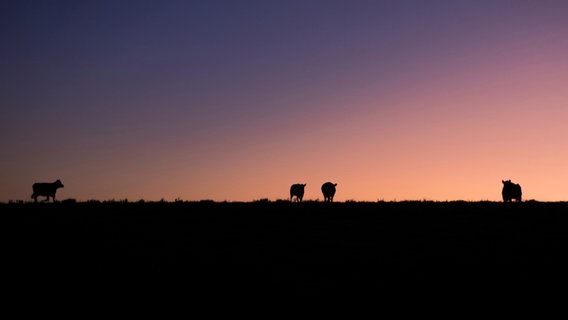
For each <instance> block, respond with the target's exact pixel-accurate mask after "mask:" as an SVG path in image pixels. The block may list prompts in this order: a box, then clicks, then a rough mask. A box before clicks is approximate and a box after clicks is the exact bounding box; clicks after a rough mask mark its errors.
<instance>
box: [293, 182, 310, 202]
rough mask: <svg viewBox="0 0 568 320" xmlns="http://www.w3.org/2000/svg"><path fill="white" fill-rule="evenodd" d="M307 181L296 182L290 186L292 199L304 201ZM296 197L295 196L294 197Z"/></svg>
mask: <svg viewBox="0 0 568 320" xmlns="http://www.w3.org/2000/svg"><path fill="white" fill-rule="evenodd" d="M305 186H306V184H305V183H295V184H293V185H292V186H291V187H290V201H296V202H302V199H303V198H304V187H305ZM294 197H295V198H294Z"/></svg>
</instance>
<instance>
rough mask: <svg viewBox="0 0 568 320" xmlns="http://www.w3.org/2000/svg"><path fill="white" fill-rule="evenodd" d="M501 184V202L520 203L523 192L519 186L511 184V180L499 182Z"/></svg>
mask: <svg viewBox="0 0 568 320" xmlns="http://www.w3.org/2000/svg"><path fill="white" fill-rule="evenodd" d="M501 181H502V182H503V190H502V191H501V195H502V196H503V202H511V201H512V200H516V201H518V202H521V201H522V200H521V199H522V195H523V192H522V190H521V186H520V185H519V184H517V183H513V182H511V180H501Z"/></svg>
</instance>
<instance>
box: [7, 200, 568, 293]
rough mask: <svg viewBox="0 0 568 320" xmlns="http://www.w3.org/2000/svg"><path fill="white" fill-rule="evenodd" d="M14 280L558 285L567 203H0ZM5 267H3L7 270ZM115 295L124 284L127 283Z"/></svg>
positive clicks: (295, 289) (333, 286)
mask: <svg viewBox="0 0 568 320" xmlns="http://www.w3.org/2000/svg"><path fill="white" fill-rule="evenodd" d="M0 208H2V209H1V211H2V214H1V217H2V226H3V228H4V231H3V232H4V235H8V236H7V237H6V238H5V239H6V240H5V243H4V245H5V250H4V253H3V255H4V257H3V264H4V268H5V271H4V272H5V274H6V275H8V278H9V279H10V280H11V281H13V282H14V283H15V284H16V285H15V287H14V288H16V287H17V288H19V289H22V288H35V289H37V288H38V287H41V288H44V289H45V288H53V287H59V288H65V289H66V290H72V291H76V292H77V293H79V294H80V293H81V292H83V291H88V290H91V288H93V289H94V288H99V289H100V288H106V290H109V291H115V292H116V291H120V290H145V288H149V287H153V288H155V287H162V288H172V287H174V288H176V289H177V290H182V291H184V292H193V293H199V294H202V295H212V296H213V295H218V294H224V295H248V294H254V295H270V294H282V293H285V294H289V295H295V296H308V297H309V296H318V295H326V294H335V293H341V294H358V293H373V292H389V293H392V294H405V293H406V294H408V293H412V292H422V293H424V292H429V291H432V290H434V289H436V290H446V291H447V292H456V293H457V294H459V293H460V292H467V291H471V290H484V291H486V292H489V293H492V294H499V292H503V293H505V292H506V293H509V292H512V291H516V290H520V291H523V292H524V291H526V292H529V291H530V292H532V293H534V292H547V291H550V290H557V289H560V290H562V291H564V288H565V287H566V285H567V284H568V277H567V276H566V274H567V270H566V267H567V266H568V263H567V262H568V259H567V253H568V203H563V202H562V203H543V202H524V203H507V204H506V203H499V202H424V201H415V202H414V201H410V202H379V203H359V202H348V203H322V202H305V203H289V202H251V203H213V202H173V203H167V202H166V203H160V202H156V203H148V202H146V203H118V202H113V203H108V202H107V203H105V202H79V203H73V202H59V203H37V204H34V203H20V204H13V203H11V204H0ZM6 267H7V268H6ZM125 292H126V291H125Z"/></svg>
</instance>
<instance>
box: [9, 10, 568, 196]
mask: <svg viewBox="0 0 568 320" xmlns="http://www.w3.org/2000/svg"><path fill="white" fill-rule="evenodd" d="M0 12H1V13H0V16H1V21H0V26H1V30H2V31H1V34H2V39H3V41H2V42H3V45H2V48H3V49H2V50H1V51H0V58H1V59H0V71H1V75H0V79H1V83H2V86H1V88H0V107H1V111H2V117H1V129H0V130H1V132H0V133H1V135H0V144H1V146H2V148H1V149H0V150H1V151H0V152H1V153H0V155H1V156H0V181H1V185H0V201H2V202H3V201H8V200H18V199H24V200H29V196H30V194H31V184H32V183H33V182H38V181H41V182H50V181H55V180H56V179H61V180H62V182H63V183H64V184H65V188H64V189H61V190H59V191H58V198H60V199H65V198H75V199H78V200H88V199H99V200H105V199H112V198H114V199H122V198H128V199H130V200H137V199H146V200H157V199H161V198H164V199H168V200H172V199H175V198H182V199H185V200H201V199H214V200H219V201H222V200H228V201H250V200H254V199H260V198H269V199H284V198H287V197H288V196H289V194H288V191H289V186H290V185H291V184H292V183H307V184H308V186H307V187H306V195H305V199H320V200H321V199H322V196H321V192H320V191H319V187H320V186H321V184H322V183H323V182H325V181H332V182H336V183H338V193H337V199H338V201H344V200H349V199H354V200H366V201H375V200H377V199H384V200H394V199H397V200H402V199H412V200H413V199H418V200H420V199H432V200H458V199H465V200H499V199H500V188H501V180H502V179H505V180H507V179H512V180H514V181H516V182H519V183H521V184H522V185H523V186H524V187H525V190H526V192H525V195H526V197H527V198H535V199H537V200H551V201H552V200H568V194H567V193H566V191H568V170H567V169H565V168H566V164H567V163H568V147H567V146H566V141H567V139H568V129H566V128H567V127H566V126H565V124H564V123H565V121H566V119H568V106H567V99H568V94H567V93H566V92H567V91H568V90H566V83H568V40H567V39H568V37H567V36H566V35H567V34H568V19H567V18H566V17H568V1H547V0H543V1H523V0H518V1H359V0H354V1H333V0H325V1H323V0H322V1H312V0H305V1H4V2H2V4H1V5H0Z"/></svg>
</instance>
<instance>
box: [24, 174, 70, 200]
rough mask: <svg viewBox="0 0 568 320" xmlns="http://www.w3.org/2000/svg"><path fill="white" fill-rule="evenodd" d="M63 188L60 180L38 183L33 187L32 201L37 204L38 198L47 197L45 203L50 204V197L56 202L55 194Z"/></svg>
mask: <svg viewBox="0 0 568 320" xmlns="http://www.w3.org/2000/svg"><path fill="white" fill-rule="evenodd" d="M59 188H63V183H61V181H60V180H59V179H58V180H57V181H55V182H36V183H34V184H33V185H32V189H33V193H32V199H34V201H35V202H37V197H38V196H43V197H47V198H46V199H45V200H44V201H47V202H49V197H51V199H52V200H53V202H55V192H56V191H57V189H59Z"/></svg>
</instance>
